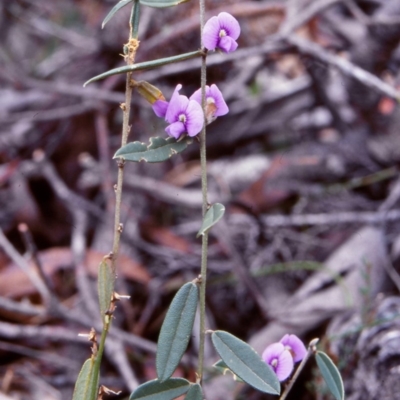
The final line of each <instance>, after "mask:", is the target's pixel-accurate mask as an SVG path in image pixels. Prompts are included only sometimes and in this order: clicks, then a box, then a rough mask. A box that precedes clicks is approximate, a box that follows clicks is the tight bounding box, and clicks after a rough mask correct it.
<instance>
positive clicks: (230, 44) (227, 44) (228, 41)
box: [218, 36, 238, 53]
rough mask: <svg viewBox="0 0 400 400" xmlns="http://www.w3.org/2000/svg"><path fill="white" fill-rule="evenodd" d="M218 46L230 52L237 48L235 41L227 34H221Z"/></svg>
mask: <svg viewBox="0 0 400 400" xmlns="http://www.w3.org/2000/svg"><path fill="white" fill-rule="evenodd" d="M218 48H219V49H221V50H222V51H224V52H225V53H232V51H235V50H236V49H237V48H238V44H237V42H235V40H233V39H232V38H231V37H229V36H223V37H222V38H220V40H219V42H218Z"/></svg>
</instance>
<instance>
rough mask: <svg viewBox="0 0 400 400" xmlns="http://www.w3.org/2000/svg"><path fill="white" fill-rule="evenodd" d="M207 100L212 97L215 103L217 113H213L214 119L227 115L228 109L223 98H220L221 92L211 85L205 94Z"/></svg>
mask: <svg viewBox="0 0 400 400" xmlns="http://www.w3.org/2000/svg"><path fill="white" fill-rule="evenodd" d="M207 88H208V86H207ZM206 96H207V98H208V97H212V98H213V99H214V102H215V106H216V107H217V111H216V112H215V114H214V116H215V117H220V116H221V115H225V114H228V112H229V108H228V106H227V104H226V103H225V100H224V97H223V96H222V93H221V91H220V90H219V89H218V86H217V85H215V84H213V85H211V87H210V89H209V90H208V93H207V94H206Z"/></svg>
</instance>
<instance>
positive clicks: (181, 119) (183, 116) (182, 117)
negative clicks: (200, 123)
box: [179, 114, 186, 123]
mask: <svg viewBox="0 0 400 400" xmlns="http://www.w3.org/2000/svg"><path fill="white" fill-rule="evenodd" d="M179 121H180V122H183V123H185V122H186V115H185V114H180V115H179Z"/></svg>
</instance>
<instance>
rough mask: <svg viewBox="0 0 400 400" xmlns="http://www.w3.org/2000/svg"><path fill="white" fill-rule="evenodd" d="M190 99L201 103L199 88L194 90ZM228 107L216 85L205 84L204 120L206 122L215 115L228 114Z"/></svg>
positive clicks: (215, 116) (212, 119)
mask: <svg viewBox="0 0 400 400" xmlns="http://www.w3.org/2000/svg"><path fill="white" fill-rule="evenodd" d="M190 100H195V101H197V102H198V103H199V104H201V89H198V90H196V91H195V92H194V93H193V94H192V95H191V96H190ZM228 112H229V108H228V106H227V104H226V102H225V100H224V97H223V96H222V93H221V91H220V90H219V89H218V87H217V85H215V84H212V85H211V86H208V85H207V86H206V109H205V114H206V120H207V123H208V124H209V123H211V122H212V121H214V120H215V119H216V118H217V117H220V116H221V115H225V114H228Z"/></svg>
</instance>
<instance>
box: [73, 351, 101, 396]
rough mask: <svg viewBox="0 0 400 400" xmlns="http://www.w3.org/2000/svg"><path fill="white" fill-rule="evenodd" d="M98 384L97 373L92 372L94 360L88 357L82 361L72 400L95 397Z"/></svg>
mask: <svg viewBox="0 0 400 400" xmlns="http://www.w3.org/2000/svg"><path fill="white" fill-rule="evenodd" d="M95 375H96V376H95ZM98 385H99V375H98V374H95V373H94V360H93V359H91V358H89V359H87V360H86V361H85V362H84V364H83V366H82V369H81V371H80V372H79V375H78V379H77V380H76V383H75V389H74V394H73V396H72V400H95V399H97V390H98V389H97V388H98Z"/></svg>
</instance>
